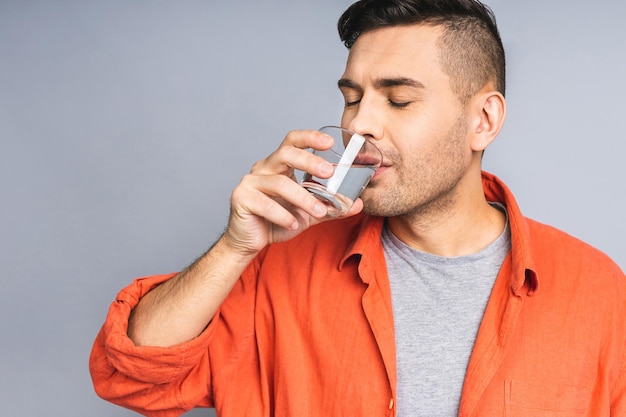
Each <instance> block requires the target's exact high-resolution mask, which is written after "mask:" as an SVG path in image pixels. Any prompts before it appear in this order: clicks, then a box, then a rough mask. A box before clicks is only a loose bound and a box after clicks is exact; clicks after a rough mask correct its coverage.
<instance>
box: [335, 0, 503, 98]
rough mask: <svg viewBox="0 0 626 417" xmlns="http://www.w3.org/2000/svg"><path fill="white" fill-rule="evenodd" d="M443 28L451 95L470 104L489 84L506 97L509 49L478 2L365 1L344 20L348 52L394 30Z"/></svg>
mask: <svg viewBox="0 0 626 417" xmlns="http://www.w3.org/2000/svg"><path fill="white" fill-rule="evenodd" d="M413 24H423V25H431V26H441V27H442V28H443V33H442V35H441V37H440V38H439V41H438V47H439V51H440V56H439V60H440V63H441V65H442V68H443V70H444V71H445V72H446V73H447V74H448V76H449V77H450V82H451V85H452V89H453V91H454V92H455V94H456V95H457V96H458V97H459V99H460V100H461V102H463V103H466V102H467V100H469V98H470V97H472V96H473V95H474V94H475V93H476V92H477V91H478V90H480V89H481V88H482V87H483V86H484V85H485V84H486V83H487V82H489V81H493V82H494V84H495V87H496V89H497V90H498V91H499V92H500V93H502V95H504V92H505V84H506V81H505V78H506V65H505V57H504V47H503V46H502V39H501V38H500V33H499V32H498V27H497V25H496V19H495V16H494V14H493V12H492V11H491V9H490V8H489V7H488V6H486V5H484V4H483V3H481V2H480V1H478V0H360V1H357V2H356V3H354V4H352V5H351V6H350V7H349V8H348V9H347V10H346V11H345V12H344V13H343V15H342V16H341V17H340V18H339V22H338V23H337V28H338V30H339V37H340V38H341V40H342V41H343V43H344V44H345V45H346V47H347V48H348V49H350V48H352V45H354V43H355V42H356V40H357V39H358V37H359V36H360V35H361V34H362V33H365V32H368V31H371V30H374V29H378V28H383V27H390V26H404V25H413Z"/></svg>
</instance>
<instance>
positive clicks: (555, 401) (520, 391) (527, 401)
mask: <svg viewBox="0 0 626 417" xmlns="http://www.w3.org/2000/svg"><path fill="white" fill-rule="evenodd" d="M556 385H557V384H555V385H553V386H543V385H542V386H539V385H535V386H534V385H529V384H526V383H522V382H517V381H507V382H506V385H505V397H504V405H505V416H506V417H581V416H586V415H587V410H588V408H589V402H590V401H591V394H592V392H591V389H590V388H588V387H581V386H574V385H567V384H558V386H556Z"/></svg>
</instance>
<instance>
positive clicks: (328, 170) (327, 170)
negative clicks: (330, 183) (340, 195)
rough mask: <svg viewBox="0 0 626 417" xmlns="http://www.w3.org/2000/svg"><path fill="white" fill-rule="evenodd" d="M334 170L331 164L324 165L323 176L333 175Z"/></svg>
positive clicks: (322, 167) (322, 166) (321, 167)
mask: <svg viewBox="0 0 626 417" xmlns="http://www.w3.org/2000/svg"><path fill="white" fill-rule="evenodd" d="M333 169H334V168H333V166H332V165H331V164H329V163H323V164H322V165H321V166H320V171H322V174H325V175H330V174H332V173H333Z"/></svg>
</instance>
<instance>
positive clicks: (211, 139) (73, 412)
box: [0, 0, 626, 416]
mask: <svg viewBox="0 0 626 417" xmlns="http://www.w3.org/2000/svg"><path fill="white" fill-rule="evenodd" d="M349 3H350V1H348V0H341V1H338V0H323V1H322V0H315V1H307V2H305V1H293V0H290V1H288V2H287V1H284V2H280V1H276V0H275V1H266V2H259V1H252V0H248V1H244V0H235V1H228V2H226V1H217V0H215V1H211V0H208V1H178V2H173V1H151V2H147V1H133V2H126V1H99V2H95V1H75V2H71V1H56V2H53V1H47V2H44V1H18V0H15V1H7V0H0V141H1V147H0V190H1V197H0V198H1V204H0V214H1V215H0V277H1V280H2V285H1V286H0V335H1V336H0V337H1V342H0V343H1V345H0V349H1V355H0V406H1V407H2V414H3V415H7V416H40V415H50V416H86V415H93V416H130V415H135V414H134V413H131V412H129V411H125V410H123V409H121V408H118V407H115V406H113V405H110V404H108V403H106V402H104V401H102V400H100V399H98V398H97V397H96V396H95V394H94V393H93V390H92V387H91V382H90V378H89V374H88V370H87V358H88V354H89V350H90V347H91V343H92V340H93V338H94V336H95V334H96V332H97V330H98V328H99V326H100V324H101V323H102V320H103V319H104V315H105V313H106V310H107V308H108V305H109V303H110V302H111V300H112V299H113V298H114V296H115V293H116V292H117V291H118V290H119V289H120V288H121V287H123V286H124V285H126V284H127V283H129V282H130V281H131V280H132V279H133V278H134V277H136V276H140V275H147V274H154V273H162V272H169V271H175V270H178V269H180V268H182V267H184V266H185V265H186V264H187V263H188V262H190V261H191V260H192V259H194V258H195V257H196V256H197V255H199V254H200V253H202V252H203V251H204V250H205V249H206V248H207V247H208V245H209V244H210V243H211V242H212V241H213V240H214V239H215V238H216V237H217V235H218V234H219V233H220V231H221V230H222V228H223V226H224V224H225V221H226V218H227V212H228V198H229V194H230V190H231V189H232V188H233V187H234V186H235V185H236V183H237V182H238V181H239V178H240V177H241V176H242V175H243V174H244V173H246V172H247V171H248V170H249V167H250V166H251V164H252V163H253V162H254V161H256V160H257V159H260V158H262V157H264V156H265V155H266V154H267V153H269V151H270V150H272V149H273V148H274V147H275V146H276V145H277V144H278V143H279V142H280V141H281V140H282V138H283V136H284V134H285V133H286V132H287V131H288V130H290V129H298V128H317V127H319V126H320V125H322V124H327V123H337V122H338V121H339V116H340V111H341V108H342V103H341V98H340V95H339V93H338V91H337V89H336V87H335V82H336V80H337V79H338V77H339V76H340V75H341V72H342V70H343V65H344V61H345V57H346V50H345V49H344V48H343V46H342V45H341V44H340V43H339V41H338V39H337V35H336V31H335V22H336V20H337V18H338V16H339V15H340V13H341V12H342V11H343V10H344V9H345V7H347V5H348V4H349ZM489 4H490V5H491V6H492V8H493V9H494V10H495V12H496V14H497V16H498V19H499V24H500V28H501V32H502V36H503V39H504V43H505V47H506V48H507V51H508V59H509V77H508V86H509V89H508V95H507V98H508V103H509V107H508V110H509V114H508V119H507V123H506V127H505V129H504V130H503V132H502V134H501V135H500V138H499V139H498V141H497V142H496V143H495V144H494V145H493V146H492V148H491V149H490V150H488V152H487V154H486V157H485V168H486V169H488V170H490V171H493V172H495V173H496V174H498V175H499V176H500V177H501V178H503V179H504V180H505V181H506V182H507V183H508V185H509V186H510V187H511V188H512V189H513V191H514V192H515V193H516V196H517V198H518V200H519V203H520V205H521V207H522V209H523V211H524V212H525V213H526V214H527V215H529V216H531V217H534V218H536V219H538V220H540V221H543V222H546V223H551V224H553V225H555V226H557V227H559V228H562V229H565V230H567V231H568V232H570V233H571V234H573V235H575V236H577V237H579V238H581V239H583V240H586V241H588V242H590V243H591V244H593V245H594V246H597V247H598V248H600V249H602V250H603V251H605V252H606V253H608V254H609V255H611V256H612V257H613V258H614V259H615V260H616V261H617V262H618V263H619V264H620V265H621V267H622V268H624V267H625V266H626V253H625V251H624V249H623V248H624V244H623V242H622V240H623V239H624V236H625V229H626V227H625V221H624V213H625V212H626V197H625V195H624V190H625V188H624V184H623V180H624V172H625V170H624V155H623V153H624V150H625V149H626V146H625V145H624V143H625V139H626V138H625V137H624V136H625V135H624V118H625V116H626V104H625V101H624V97H625V96H626V87H625V84H624V74H626V53H625V49H626V47H625V44H624V42H625V40H626V26H624V24H623V22H624V21H626V2H624V1H623V0H610V1H609V0H605V1H596V2H578V1H567V0H557V1H555V0H550V1H549V2H546V1H541V0H525V1H523V2H522V1H512V0H511V1H509V0H506V1H505V0H493V1H490V2H489ZM207 413H208V415H213V414H212V411H206V410H204V411H201V410H196V411H193V412H191V413H189V415H194V416H199V415H207Z"/></svg>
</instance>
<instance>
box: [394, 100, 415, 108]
mask: <svg viewBox="0 0 626 417" xmlns="http://www.w3.org/2000/svg"><path fill="white" fill-rule="evenodd" d="M411 103H412V102H411V101H404V102H397V101H393V100H389V104H390V105H391V106H392V107H395V108H398V109H403V108H405V107H406V106H408V105H409V104H411Z"/></svg>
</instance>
